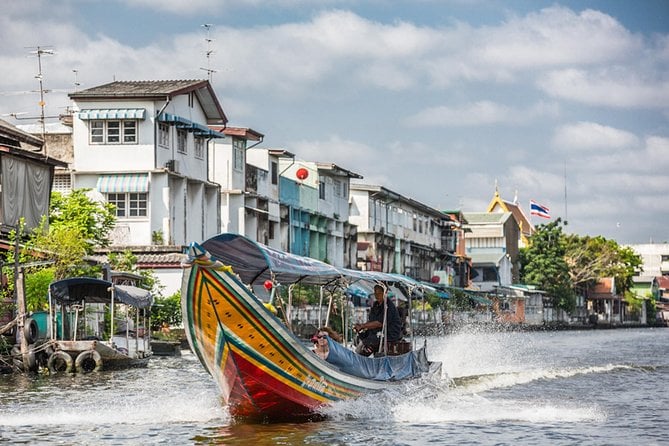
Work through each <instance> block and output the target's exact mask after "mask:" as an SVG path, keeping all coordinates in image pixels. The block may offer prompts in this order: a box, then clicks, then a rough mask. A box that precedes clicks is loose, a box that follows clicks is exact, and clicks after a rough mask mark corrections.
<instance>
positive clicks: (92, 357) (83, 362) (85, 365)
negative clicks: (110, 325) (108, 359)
mask: <svg viewBox="0 0 669 446" xmlns="http://www.w3.org/2000/svg"><path fill="white" fill-rule="evenodd" d="M74 367H75V368H76V370H77V373H91V372H99V371H100V370H102V356H100V353H98V352H97V351H95V350H87V351H85V352H82V353H79V356H77V359H76V360H75V361H74Z"/></svg>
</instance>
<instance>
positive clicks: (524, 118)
mask: <svg viewBox="0 0 669 446" xmlns="http://www.w3.org/2000/svg"><path fill="white" fill-rule="evenodd" d="M557 113H558V108H557V106H556V105H555V104H545V103H537V104H535V105H533V106H532V107H530V108H527V109H519V108H515V107H510V106H506V105H503V104H498V103H495V102H492V101H478V102H475V103H471V104H466V105H464V106H462V107H448V106H438V107H430V108H426V109H424V110H421V111H420V112H418V113H416V114H414V115H412V116H409V117H407V118H406V120H405V124H406V125H407V126H410V127H433V126H435V127H465V126H484V125H491V124H514V125H518V124H527V123H528V122H529V121H531V120H533V119H536V118H537V117H539V116H546V115H551V116H555V115H556V114H557Z"/></svg>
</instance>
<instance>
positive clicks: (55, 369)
mask: <svg viewBox="0 0 669 446" xmlns="http://www.w3.org/2000/svg"><path fill="white" fill-rule="evenodd" d="M72 366H73V361H72V356H70V355H69V354H68V353H67V352H64V351H57V352H54V353H53V354H52V355H51V356H49V361H47V367H48V368H49V373H51V374H52V375H56V374H58V373H72Z"/></svg>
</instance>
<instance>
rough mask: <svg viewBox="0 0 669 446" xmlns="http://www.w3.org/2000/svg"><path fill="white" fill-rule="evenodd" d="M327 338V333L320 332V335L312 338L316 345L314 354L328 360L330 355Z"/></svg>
mask: <svg viewBox="0 0 669 446" xmlns="http://www.w3.org/2000/svg"><path fill="white" fill-rule="evenodd" d="M327 337H328V334H327V333H326V332H325V331H323V330H318V333H316V334H315V335H314V336H313V337H312V338H311V340H312V342H313V343H314V349H313V352H314V353H316V356H318V357H319V358H321V359H327V357H328V353H330V348H329V347H328V340H327Z"/></svg>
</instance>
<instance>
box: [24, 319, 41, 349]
mask: <svg viewBox="0 0 669 446" xmlns="http://www.w3.org/2000/svg"><path fill="white" fill-rule="evenodd" d="M23 337H25V338H26V341H28V344H34V343H35V341H37V338H38V337H39V327H38V326H37V321H36V320H35V319H33V318H31V317H29V318H27V319H26V322H25V324H24V325H23Z"/></svg>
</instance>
